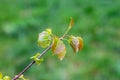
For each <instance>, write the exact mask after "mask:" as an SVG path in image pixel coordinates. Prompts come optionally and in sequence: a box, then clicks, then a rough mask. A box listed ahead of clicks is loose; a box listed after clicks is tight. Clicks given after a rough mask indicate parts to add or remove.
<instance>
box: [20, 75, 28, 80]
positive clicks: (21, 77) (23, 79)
mask: <svg viewBox="0 0 120 80" xmlns="http://www.w3.org/2000/svg"><path fill="white" fill-rule="evenodd" d="M19 78H20V79H22V80H28V79H26V78H24V76H23V75H21V76H20V77H19Z"/></svg>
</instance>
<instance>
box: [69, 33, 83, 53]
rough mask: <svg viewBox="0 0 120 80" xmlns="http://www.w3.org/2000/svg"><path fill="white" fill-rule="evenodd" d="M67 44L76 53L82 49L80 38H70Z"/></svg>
mask: <svg viewBox="0 0 120 80" xmlns="http://www.w3.org/2000/svg"><path fill="white" fill-rule="evenodd" d="M69 43H70V45H71V47H72V48H73V50H74V52H78V51H79V50H81V49H82V48H83V40H82V38H81V37H75V36H72V35H71V36H70V38H69Z"/></svg>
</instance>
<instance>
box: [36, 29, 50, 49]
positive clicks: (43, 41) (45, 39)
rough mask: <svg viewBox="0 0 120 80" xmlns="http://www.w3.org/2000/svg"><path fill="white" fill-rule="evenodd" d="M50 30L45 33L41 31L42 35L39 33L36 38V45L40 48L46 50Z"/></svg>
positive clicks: (48, 43)
mask: <svg viewBox="0 0 120 80" xmlns="http://www.w3.org/2000/svg"><path fill="white" fill-rule="evenodd" d="M51 33H52V32H51V29H47V30H46V31H43V32H42V33H39V37H38V45H39V46H41V47H42V48H46V47H48V46H49V45H50V42H51V39H52V37H51Z"/></svg>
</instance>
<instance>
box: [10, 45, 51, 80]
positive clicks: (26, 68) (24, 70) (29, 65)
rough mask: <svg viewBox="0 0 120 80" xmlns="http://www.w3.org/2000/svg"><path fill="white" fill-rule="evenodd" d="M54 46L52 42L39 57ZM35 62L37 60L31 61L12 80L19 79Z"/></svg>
mask: <svg viewBox="0 0 120 80" xmlns="http://www.w3.org/2000/svg"><path fill="white" fill-rule="evenodd" d="M51 47H52V44H51V45H50V46H49V47H47V48H46V49H45V50H44V51H43V52H42V53H41V55H40V56H38V58H39V59H40V58H41V57H42V56H43V55H44V54H45V53H46V52H47V51H48V50H49V49H50V48H51ZM34 63H35V61H32V62H31V63H29V64H28V65H27V66H26V67H25V68H24V69H23V70H22V71H21V72H20V73H19V74H18V75H16V76H15V77H14V78H13V79H12V80H17V79H18V78H19V77H20V76H21V75H22V74H23V73H24V72H26V71H27V70H28V69H29V68H30V67H31V66H32V65H33V64H34Z"/></svg>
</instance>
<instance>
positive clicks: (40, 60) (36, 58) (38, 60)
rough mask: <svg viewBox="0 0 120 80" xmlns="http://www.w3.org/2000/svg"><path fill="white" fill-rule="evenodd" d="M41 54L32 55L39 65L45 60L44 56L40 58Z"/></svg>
mask: <svg viewBox="0 0 120 80" xmlns="http://www.w3.org/2000/svg"><path fill="white" fill-rule="evenodd" d="M39 56H40V53H37V54H36V55H35V56H32V57H31V59H33V60H34V61H35V62H36V63H37V64H38V65H40V64H41V62H42V61H44V60H43V58H42V59H39V58H38V57H39Z"/></svg>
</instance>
